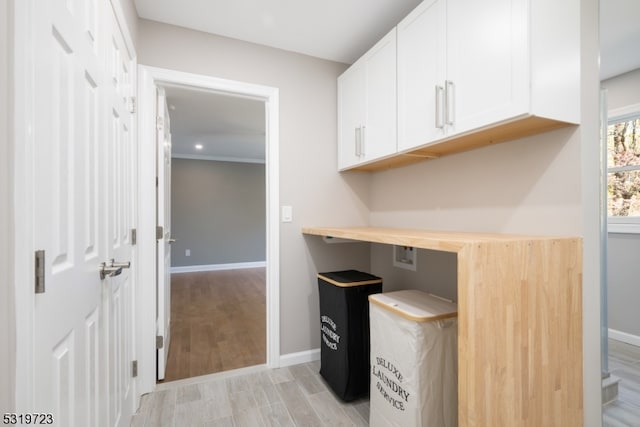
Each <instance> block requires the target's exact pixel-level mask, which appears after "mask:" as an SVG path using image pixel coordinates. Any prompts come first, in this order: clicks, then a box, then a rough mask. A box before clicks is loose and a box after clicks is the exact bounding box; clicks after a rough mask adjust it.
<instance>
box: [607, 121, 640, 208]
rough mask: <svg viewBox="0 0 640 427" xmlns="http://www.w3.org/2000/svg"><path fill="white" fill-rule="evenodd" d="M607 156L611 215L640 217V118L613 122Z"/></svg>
mask: <svg viewBox="0 0 640 427" xmlns="http://www.w3.org/2000/svg"><path fill="white" fill-rule="evenodd" d="M607 152H608V159H607V165H608V180H607V190H608V193H609V196H608V203H607V211H608V215H609V216H610V217H611V216H613V217H616V216H617V217H640V117H638V116H636V117H632V118H624V119H620V120H615V121H613V122H610V124H609V126H608V127H607Z"/></svg>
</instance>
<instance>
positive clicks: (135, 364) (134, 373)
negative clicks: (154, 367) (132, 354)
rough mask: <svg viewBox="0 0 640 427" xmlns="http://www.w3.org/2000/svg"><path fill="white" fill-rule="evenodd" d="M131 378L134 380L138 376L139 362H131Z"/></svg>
mask: <svg viewBox="0 0 640 427" xmlns="http://www.w3.org/2000/svg"><path fill="white" fill-rule="evenodd" d="M131 376H132V377H133V378H135V377H137V376H138V361H137V360H134V361H132V362H131Z"/></svg>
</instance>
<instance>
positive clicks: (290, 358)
mask: <svg viewBox="0 0 640 427" xmlns="http://www.w3.org/2000/svg"><path fill="white" fill-rule="evenodd" d="M316 360H320V349H319V348H315V349H313V350H307V351H300V352H298V353H289V354H283V355H281V356H280V367H281V368H284V367H285V366H292V365H299V364H301V363H308V362H315V361H316Z"/></svg>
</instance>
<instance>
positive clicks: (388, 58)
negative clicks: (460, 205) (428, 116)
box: [361, 28, 397, 161]
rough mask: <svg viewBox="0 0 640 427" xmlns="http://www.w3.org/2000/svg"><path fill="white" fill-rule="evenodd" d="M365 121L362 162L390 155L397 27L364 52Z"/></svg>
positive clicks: (393, 132) (393, 147)
mask: <svg viewBox="0 0 640 427" xmlns="http://www.w3.org/2000/svg"><path fill="white" fill-rule="evenodd" d="M364 59H365V64H366V121H365V127H364V128H363V130H362V144H361V145H362V147H361V154H362V160H363V161H369V160H374V159H378V158H380V157H383V156H386V155H389V154H393V153H395V152H396V149H397V145H396V142H397V128H396V123H397V118H396V114H397V99H396V30H395V28H394V29H393V30H392V31H391V32H389V33H388V34H387V35H386V36H385V37H384V38H383V39H382V40H380V41H379V42H378V43H376V45H375V46H374V47H373V48H372V49H371V50H369V51H368V52H367V54H366V55H365V57H364Z"/></svg>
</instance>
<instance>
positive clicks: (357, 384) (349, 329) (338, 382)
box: [318, 270, 382, 402]
mask: <svg viewBox="0 0 640 427" xmlns="http://www.w3.org/2000/svg"><path fill="white" fill-rule="evenodd" d="M318 291H319V294H320V334H321V339H322V342H321V343H320V349H321V350H320V375H322V377H323V378H324V380H325V381H326V382H327V384H329V386H330V387H331V388H332V389H333V391H334V393H335V394H336V395H338V397H340V398H341V399H342V400H344V401H347V402H348V401H351V400H354V399H357V398H359V397H362V396H366V395H367V394H368V393H369V339H370V338H369V302H368V296H369V295H371V294H375V293H380V292H382V279H381V278H380V277H377V276H374V275H372V274H369V273H364V272H361V271H357V270H344V271H334V272H329V273H320V274H318Z"/></svg>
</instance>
